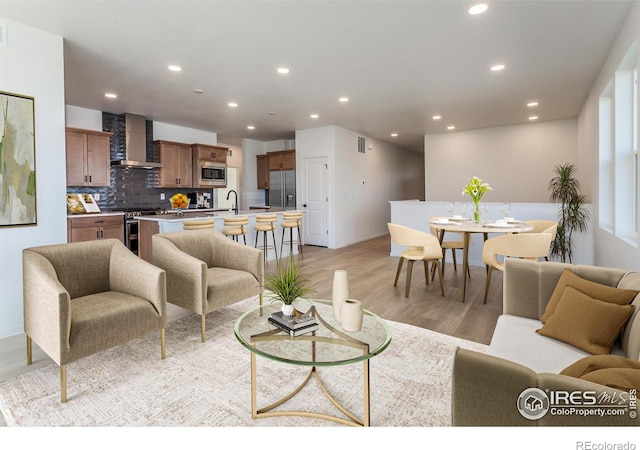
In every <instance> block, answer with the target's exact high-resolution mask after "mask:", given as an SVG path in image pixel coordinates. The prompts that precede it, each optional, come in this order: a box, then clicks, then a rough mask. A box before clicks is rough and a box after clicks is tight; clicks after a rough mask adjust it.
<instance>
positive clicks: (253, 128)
mask: <svg viewBox="0 0 640 450" xmlns="http://www.w3.org/2000/svg"><path fill="white" fill-rule="evenodd" d="M255 129H256V127H254V126H253V125H247V130H255Z"/></svg>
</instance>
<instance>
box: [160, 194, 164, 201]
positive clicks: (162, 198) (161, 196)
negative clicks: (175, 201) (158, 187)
mask: <svg viewBox="0 0 640 450" xmlns="http://www.w3.org/2000/svg"><path fill="white" fill-rule="evenodd" d="M160 200H164V192H161V193H160Z"/></svg>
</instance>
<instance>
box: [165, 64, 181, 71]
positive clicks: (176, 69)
mask: <svg viewBox="0 0 640 450" xmlns="http://www.w3.org/2000/svg"><path fill="white" fill-rule="evenodd" d="M167 68H168V69H169V70H171V71H172V72H180V71H182V67H180V66H175V65H171V66H167Z"/></svg>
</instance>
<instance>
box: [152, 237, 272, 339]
mask: <svg viewBox="0 0 640 450" xmlns="http://www.w3.org/2000/svg"><path fill="white" fill-rule="evenodd" d="M151 239H152V254H153V263H154V264H155V265H156V266H158V267H160V268H162V269H164V270H165V271H166V272H167V302H169V303H173V304H175V305H178V306H181V307H183V308H185V309H188V310H190V311H193V312H195V313H197V314H200V315H201V339H202V342H205V341H206V326H205V315H206V314H207V313H209V312H211V311H214V310H216V309H220V308H222V307H224V306H227V305H231V304H232V303H235V302H237V301H240V300H244V299H245V298H249V297H252V296H255V295H260V303H262V287H261V286H262V283H263V277H264V261H263V258H262V250H258V249H256V248H253V247H249V246H247V245H244V244H240V243H238V242H235V241H233V240H231V239H229V238H226V237H224V235H223V234H222V233H220V232H218V231H216V230H214V229H199V230H188V231H176V232H173V233H163V234H154V235H153V236H152V238H151ZM256 306H258V305H257V304H256Z"/></svg>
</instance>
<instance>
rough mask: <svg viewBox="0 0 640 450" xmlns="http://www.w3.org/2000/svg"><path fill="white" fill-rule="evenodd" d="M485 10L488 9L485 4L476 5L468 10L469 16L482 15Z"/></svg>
mask: <svg viewBox="0 0 640 450" xmlns="http://www.w3.org/2000/svg"><path fill="white" fill-rule="evenodd" d="M487 9H489V6H488V5H487V4H485V3H478V4H476V5H473V6H472V7H471V8H469V14H471V15H474V16H475V15H476V14H482V13H483V12H485V11H486V10H487Z"/></svg>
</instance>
